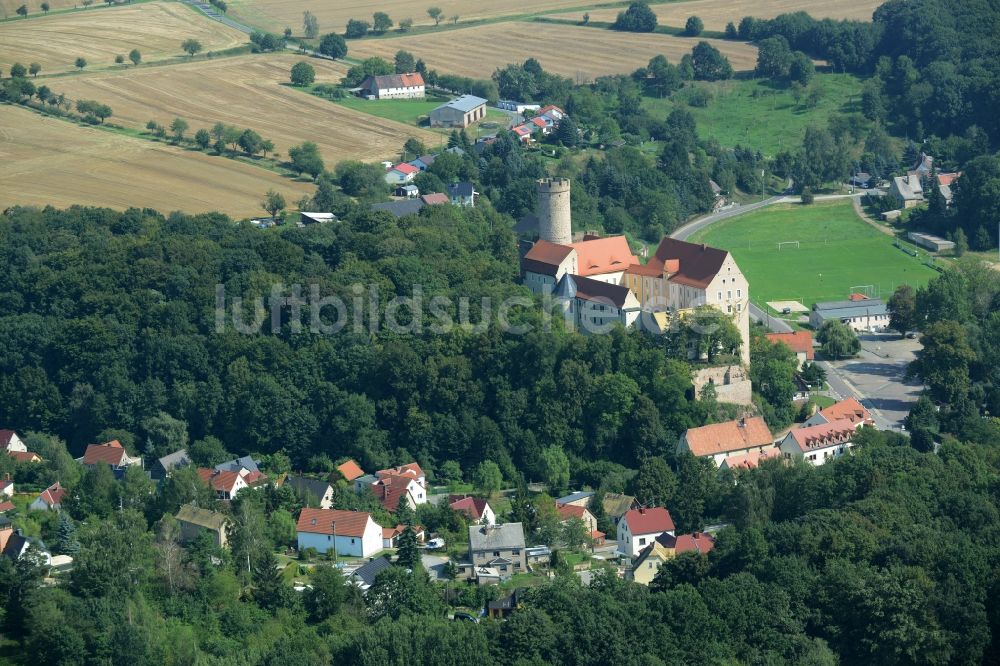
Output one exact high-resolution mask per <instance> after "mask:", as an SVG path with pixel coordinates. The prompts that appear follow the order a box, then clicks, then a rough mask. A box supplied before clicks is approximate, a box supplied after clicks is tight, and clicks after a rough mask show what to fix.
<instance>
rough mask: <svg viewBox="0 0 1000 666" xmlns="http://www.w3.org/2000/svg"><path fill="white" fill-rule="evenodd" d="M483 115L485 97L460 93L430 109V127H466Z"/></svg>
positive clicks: (484, 115)
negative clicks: (459, 95)
mask: <svg viewBox="0 0 1000 666" xmlns="http://www.w3.org/2000/svg"><path fill="white" fill-rule="evenodd" d="M485 117H486V100H485V99H483V98H482V97H476V96H475V95H462V96H461V97H456V98H455V99H453V100H451V101H450V102H448V103H446V104H442V105H441V106H439V107H438V108H436V109H434V110H433V111H431V127H468V126H469V125H471V124H472V123H474V122H476V121H477V120H482V119H483V118H485Z"/></svg>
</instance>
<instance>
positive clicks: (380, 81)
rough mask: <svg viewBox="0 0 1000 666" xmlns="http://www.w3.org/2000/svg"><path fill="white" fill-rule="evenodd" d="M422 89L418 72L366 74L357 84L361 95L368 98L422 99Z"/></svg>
mask: <svg viewBox="0 0 1000 666" xmlns="http://www.w3.org/2000/svg"><path fill="white" fill-rule="evenodd" d="M424 91H425V86H424V77H423V76H421V75H420V72H413V73H411V74H386V75H384V76H368V77H366V78H365V80H364V81H362V82H361V86H359V93H360V94H361V96H362V97H368V98H370V99H423V97H424Z"/></svg>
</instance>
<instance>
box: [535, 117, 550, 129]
mask: <svg viewBox="0 0 1000 666" xmlns="http://www.w3.org/2000/svg"><path fill="white" fill-rule="evenodd" d="M531 124H532V125H537V126H538V127H545V126H546V125H548V123H547V122H545V118H539V117H538V116H535V117H534V118H532V119H531Z"/></svg>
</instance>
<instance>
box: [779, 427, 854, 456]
mask: <svg viewBox="0 0 1000 666" xmlns="http://www.w3.org/2000/svg"><path fill="white" fill-rule="evenodd" d="M855 431H856V426H855V424H854V422H853V421H851V420H850V419H839V420H837V421H831V422H830V423H821V424H819V425H814V426H808V427H805V428H796V429H795V430H790V431H789V434H790V435H791V436H792V439H793V440H794V441H795V443H796V444H798V446H799V448H800V449H802V451H803V452H807V451H811V450H813V449H818V448H819V449H821V448H825V447H827V446H834V445H836V444H843V443H845V442H849V441H851V438H852V437H853V436H854V433H855Z"/></svg>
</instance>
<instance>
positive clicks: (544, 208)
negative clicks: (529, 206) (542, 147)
mask: <svg viewBox="0 0 1000 666" xmlns="http://www.w3.org/2000/svg"><path fill="white" fill-rule="evenodd" d="M537 215H538V236H539V237H540V238H542V239H543V240H547V241H549V242H551V243H559V244H561V245H569V244H570V243H572V242H573V225H572V223H571V218H570V211H569V180H568V179H566V178H543V179H541V180H539V181H538V212H537Z"/></svg>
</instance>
